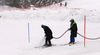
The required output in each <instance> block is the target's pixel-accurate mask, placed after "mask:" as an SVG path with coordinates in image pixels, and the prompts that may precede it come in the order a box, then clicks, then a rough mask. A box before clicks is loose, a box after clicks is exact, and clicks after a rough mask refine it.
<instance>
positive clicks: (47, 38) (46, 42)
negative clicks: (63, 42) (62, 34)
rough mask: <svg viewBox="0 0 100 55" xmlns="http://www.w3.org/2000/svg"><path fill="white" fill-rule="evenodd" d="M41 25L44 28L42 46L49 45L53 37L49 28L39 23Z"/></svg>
mask: <svg viewBox="0 0 100 55" xmlns="http://www.w3.org/2000/svg"><path fill="white" fill-rule="evenodd" d="M41 27H42V28H43V29H44V33H45V37H46V39H45V45H44V46H51V39H52V38H53V36H52V31H51V29H50V28H49V27H48V26H46V25H41Z"/></svg>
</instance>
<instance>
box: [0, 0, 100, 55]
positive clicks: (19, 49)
mask: <svg viewBox="0 0 100 55" xmlns="http://www.w3.org/2000/svg"><path fill="white" fill-rule="evenodd" d="M64 2H68V6H67V7H64V6H62V7H60V6H58V5H57V4H55V5H51V6H48V7H44V8H36V9H37V10H32V9H30V10H26V11H21V10H10V11H8V10H4V11H0V16H1V17H0V55H100V44H99V42H100V40H94V41H93V40H86V47H84V39H83V38H82V37H81V36H79V35H78V37H77V38H76V41H78V43H77V44H75V45H73V46H68V45H66V46H59V45H60V44H66V43H68V42H69V41H70V37H69V36H70V32H67V33H66V34H65V35H64V36H63V37H62V38H60V39H52V44H56V46H53V47H48V48H44V49H41V48H34V47H35V46H41V45H43V44H44V40H43V37H44V31H43V29H42V28H41V24H45V25H47V26H49V27H50V28H51V29H52V31H53V36H54V37H59V36H60V35H61V34H62V33H63V32H64V31H65V30H67V29H68V28H69V27H70V22H69V20H70V19H72V18H73V19H75V21H76V22H77V25H78V32H79V33H81V34H83V33H84V23H83V21H84V15H86V16H87V29H86V30H87V32H86V36H87V37H88V38H97V37H100V34H99V33H100V32H99V28H100V26H99V25H100V16H99V14H100V11H99V9H100V7H99V5H100V4H99V0H65V1H63V4H64ZM28 23H29V24H30V43H28Z"/></svg>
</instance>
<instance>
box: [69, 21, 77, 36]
mask: <svg viewBox="0 0 100 55" xmlns="http://www.w3.org/2000/svg"><path fill="white" fill-rule="evenodd" d="M74 22H75V21H74ZM74 22H71V27H70V30H71V36H72V37H77V30H78V29H77V24H76V22H75V23H74ZM73 23H74V24H73Z"/></svg>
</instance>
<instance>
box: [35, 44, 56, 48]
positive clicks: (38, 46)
mask: <svg viewBox="0 0 100 55" xmlns="http://www.w3.org/2000/svg"><path fill="white" fill-rule="evenodd" d="M55 45H56V44H52V46H55ZM52 46H38V47H34V48H41V49H43V48H48V47H52Z"/></svg>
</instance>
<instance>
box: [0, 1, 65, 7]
mask: <svg viewBox="0 0 100 55" xmlns="http://www.w3.org/2000/svg"><path fill="white" fill-rule="evenodd" d="M61 1H63V0H0V5H1V6H3V5H8V6H12V7H20V6H21V5H25V6H27V7H28V6H29V5H30V4H33V5H36V4H43V3H47V2H49V3H50V4H52V3H54V2H55V3H59V2H61Z"/></svg>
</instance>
